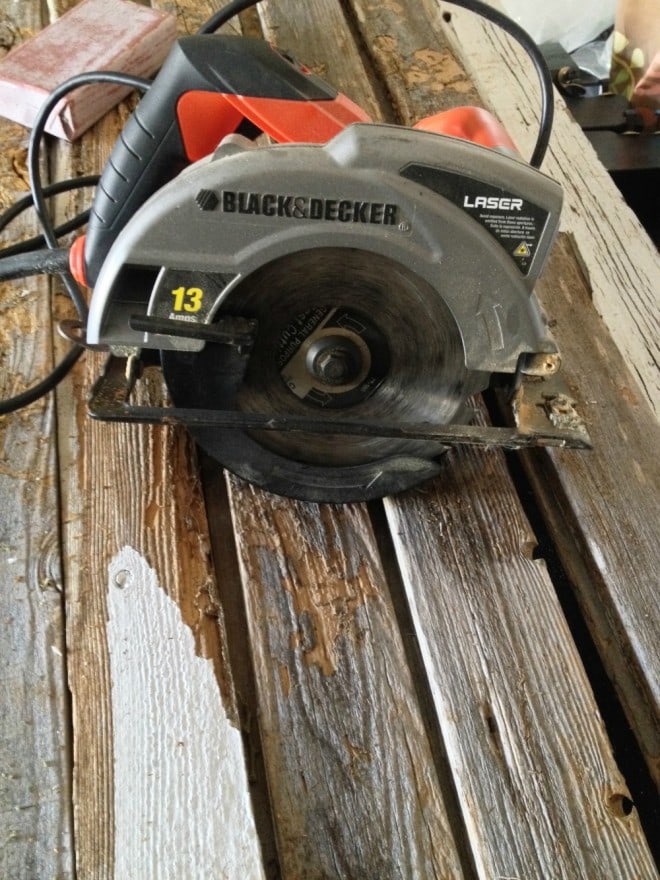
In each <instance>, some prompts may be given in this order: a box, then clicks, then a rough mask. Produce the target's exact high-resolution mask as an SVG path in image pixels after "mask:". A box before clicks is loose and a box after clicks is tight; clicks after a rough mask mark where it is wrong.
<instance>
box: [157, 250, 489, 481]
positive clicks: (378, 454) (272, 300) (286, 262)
mask: <svg viewBox="0 0 660 880" xmlns="http://www.w3.org/2000/svg"><path fill="white" fill-rule="evenodd" d="M223 312H224V313H226V314H233V315H242V316H245V317H248V318H254V319H256V321H257V323H258V331H257V336H256V340H255V344H254V348H253V350H252V353H251V355H250V358H249V361H248V365H247V369H246V372H245V376H244V380H243V382H242V384H241V386H240V388H239V390H238V394H237V397H236V401H235V402H233V403H232V402H229V401H227V400H226V399H225V400H223V399H222V397H223V391H222V389H223V388H224V387H225V385H226V383H223V382H220V381H216V378H215V377H217V376H218V371H219V370H220V371H221V369H222V363H221V361H222V357H221V356H220V355H219V353H218V351H219V350H218V347H214V346H208V345H207V346H206V348H205V349H204V350H203V351H202V352H200V353H199V354H197V355H195V358H194V359H193V361H194V368H193V369H194V370H196V371H199V374H200V375H203V376H204V381H203V382H197V383H191V382H190V381H189V380H190V376H188V378H187V377H186V375H185V370H184V371H183V373H182V372H181V368H182V361H181V359H180V358H179V357H178V356H177V353H175V352H169V353H167V357H166V358H165V359H164V362H163V367H164V371H165V375H166V381H167V383H168V386H169V387H170V392H171V394H172V397H173V399H174V402H175V403H178V402H179V401H178V400H177V397H180V398H181V400H182V401H183V400H185V403H186V405H188V406H190V405H194V406H200V407H212V408H216V409H219V408H227V407H230V406H231V407H236V406H237V407H238V408H239V409H241V410H243V411H245V412H255V413H268V414H278V415H286V414H293V415H305V416H313V417H315V418H318V419H321V420H327V422H328V433H323V434H304V433H294V432H290V433H288V432H281V433H276V432H266V431H263V432H253V433H252V434H251V435H250V438H249V439H250V441H251V442H255V443H257V444H259V446H260V447H262V448H263V449H266V450H269V451H271V452H272V453H273V454H275V455H277V456H281V457H283V458H284V459H288V460H291V461H295V462H299V463H303V464H305V465H309V466H311V467H312V468H315V469H319V472H322V471H323V469H327V468H334V467H345V466H352V465H362V464H365V463H373V462H378V461H380V460H383V459H386V458H390V457H392V456H406V455H408V456H416V457H421V458H432V457H434V456H437V455H438V454H439V452H440V451H441V448H440V447H439V446H438V444H434V443H426V442H422V441H407V440H394V439H388V438H378V437H359V436H355V437H353V436H351V437H348V436H340V435H337V434H332V433H331V430H332V419H333V418H351V419H357V420H359V419H365V420H378V421H381V422H384V423H393V424H398V423H401V422H416V423H421V422H431V423H436V424H442V423H448V422H450V421H452V419H454V418H455V417H456V416H457V414H458V413H459V412H460V410H461V408H462V405H463V403H464V401H465V398H466V396H467V395H468V394H469V393H472V391H473V390H474V389H473V388H471V387H468V386H469V385H470V382H469V376H468V374H467V371H466V368H465V365H464V353H463V346H462V342H461V338H460V334H459V331H458V328H457V326H456V323H455V321H454V319H453V317H452V315H451V313H450V311H449V309H448V307H447V305H446V303H445V302H444V300H443V299H442V297H441V296H440V295H439V294H438V292H437V290H435V289H433V288H432V287H431V285H429V284H428V283H427V282H426V281H424V280H423V279H421V278H419V277H418V276H417V275H415V274H414V273H413V272H412V271H411V270H409V269H408V268H406V267H404V266H401V265H400V264H398V263H396V262H394V261H393V260H391V259H389V258H387V257H384V256H382V255H379V254H375V253H371V252H367V251H364V250H357V249H350V248H314V249H310V250H306V251H299V252H295V253H291V254H289V255H287V256H286V257H282V258H279V259H277V260H275V261H273V262H271V263H268V264H267V265H265V266H263V267H262V268H261V269H259V270H258V271H256V272H254V273H253V274H252V275H250V276H248V277H246V278H245V279H244V280H243V281H242V282H241V283H240V284H239V285H238V286H237V287H236V288H235V289H234V290H233V291H232V292H231V294H230V296H229V297H228V298H227V300H226V302H225V303H224V304H223ZM342 334H343V335H342ZM337 336H340V337H341V339H337V338H336V337H337ZM328 337H335V338H332V339H331V347H330V348H329V349H326V348H323V345H320V348H319V351H320V352H321V355H322V357H321V362H320V363H319V360H318V357H319V351H316V350H315V348H314V346H315V345H317V347H318V345H319V343H320V341H322V340H324V339H326V338H328ZM342 340H349V341H350V344H348V343H344V342H343V341H342ZM333 345H334V348H332V346H333ZM342 346H344V347H343V348H342ZM328 351H329V352H330V354H328ZM310 352H311V354H310ZM343 357H346V358H349V357H353V358H354V362H353V363H352V365H349V366H344V367H342V365H341V364H340V363H339V361H340V360H341V358H343ZM323 358H325V360H323ZM332 358H335V360H334V361H333V360H332ZM186 363H187V364H189V363H190V357H189V356H188V357H187V359H186ZM187 369H190V368H189V367H188V368H187ZM324 369H326V370H330V371H332V370H335V371H336V373H337V375H338V376H339V377H340V379H341V380H342V381H333V380H332V378H331V377H330V379H329V380H326V377H325V376H324V373H323V370H324ZM342 370H343V371H344V372H343V373H342ZM344 380H345V381H344ZM193 388H194V389H196V390H194V391H193V390H192V389H193ZM191 394H192V396H193V397H194V398H195V399H193V400H191ZM193 433H194V435H195V437H196V439H197V440H198V442H199V443H200V445H201V446H202V447H203V448H204V449H205V450H206V451H207V452H208V453H209V454H211V455H212V456H214V457H215V458H217V459H218V460H219V461H221V462H223V463H225V464H226V463H227V462H226V461H225V460H224V458H223V442H224V441H223V438H222V437H219V436H217V435H216V434H215V433H214V432H213V431H210V430H208V429H196V430H195V431H194V432H193ZM247 439H248V438H247V437H246V440H247ZM245 454H246V456H247V457H248V458H249V455H250V452H249V444H246V447H245ZM228 466H230V468H231V465H228ZM314 479H317V476H316V475H315V477H314Z"/></svg>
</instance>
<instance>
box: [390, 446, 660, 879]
mask: <svg viewBox="0 0 660 880" xmlns="http://www.w3.org/2000/svg"><path fill="white" fill-rule="evenodd" d="M386 510H387V515H388V520H389V523H390V529H391V533H392V536H393V540H394V543H395V547H396V553H397V556H398V559H399V561H400V564H401V567H402V571H403V579H404V583H405V587H406V591H407V595H408V600H409V603H410V607H411V613H412V617H413V620H414V623H415V631H416V635H417V638H418V640H419V643H420V646H421V651H422V655H423V657H424V660H425V664H426V669H427V674H428V677H429V681H430V687H431V690H432V692H433V695H434V701H435V707H436V712H437V719H438V724H439V726H440V729H441V731H442V735H443V738H444V742H445V748H446V751H447V753H448V756H449V761H450V763H451V766H452V767H453V769H454V774H455V781H456V786H457V789H458V796H459V800H460V802H461V805H462V809H463V817H464V820H465V823H466V826H467V828H468V833H469V836H470V842H471V844H472V849H473V853H474V858H475V862H476V864H477V869H478V875H479V876H480V877H483V878H484V880H485V878H491V877H544V878H556V880H560V878H565V877H571V878H575V880H578V878H580V880H591V878H593V877H605V876H620V877H635V878H642V877H644V878H649V880H651V878H653V877H655V876H656V874H655V868H654V866H653V861H652V858H651V855H650V853H649V851H648V846H647V842H646V840H645V838H644V836H643V833H642V830H641V827H640V824H639V821H638V817H637V816H636V814H635V813H634V812H633V813H632V814H630V815H628V816H626V815H625V809H624V803H625V802H624V800H623V799H624V798H627V797H628V796H629V795H628V792H627V789H626V786H625V782H624V780H623V779H622V777H621V774H620V773H619V771H618V768H617V766H616V764H615V762H614V759H613V757H612V753H611V747H610V743H609V741H608V739H607V735H606V733H605V731H604V728H603V724H602V721H601V719H600V717H599V714H598V711H597V707H596V705H595V702H594V699H593V695H592V693H591V688H590V685H589V682H588V680H587V678H586V675H585V673H584V670H583V668H582V665H581V661H580V658H579V656H578V654H577V650H576V648H575V646H574V644H573V641H572V638H571V634H570V632H569V630H568V627H567V624H566V622H565V620H564V617H563V615H562V612H561V609H560V607H559V603H558V600H557V597H556V594H555V591H554V587H553V585H552V583H551V581H550V579H549V577H548V575H547V571H546V569H545V565H544V563H543V562H542V561H534V560H533V559H532V551H533V548H534V544H535V539H534V536H533V534H532V533H531V531H530V529H529V526H528V524H527V521H526V520H525V517H524V515H523V514H522V511H521V509H520V507H519V502H518V498H517V496H516V494H515V492H514V491H513V489H512V486H511V482H510V478H509V474H508V471H507V468H506V464H505V461H504V457H503V455H502V454H501V453H498V452H495V451H491V452H488V451H476V450H468V449H462V450H454V451H452V452H451V453H449V454H448V456H447V460H446V470H445V472H444V474H443V475H442V476H441V477H439V478H438V479H437V480H436V481H435V482H434V483H432V484H430V485H428V486H427V487H425V488H423V489H420V490H418V491H415V492H410V493H408V494H405V495H402V496H399V497H397V498H392V499H387V501H386Z"/></svg>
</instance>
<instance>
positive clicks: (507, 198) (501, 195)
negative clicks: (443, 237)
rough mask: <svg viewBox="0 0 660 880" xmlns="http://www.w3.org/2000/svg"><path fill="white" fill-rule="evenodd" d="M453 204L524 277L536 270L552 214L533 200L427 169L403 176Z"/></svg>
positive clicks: (404, 172)
mask: <svg viewBox="0 0 660 880" xmlns="http://www.w3.org/2000/svg"><path fill="white" fill-rule="evenodd" d="M401 174H402V176H403V177H407V178H409V179H410V180H415V181H417V182H418V183H421V184H422V185H423V186H426V187H428V188H429V189H431V190H433V191H434V192H437V193H438V194H439V195H442V196H444V197H445V198H447V199H449V201H451V202H453V203H454V204H455V205H457V206H458V207H459V208H461V209H462V210H463V211H465V212H466V213H467V214H469V215H470V216H471V217H472V218H474V219H475V220H476V221H477V222H478V223H480V224H481V225H482V226H483V227H484V229H487V230H488V232H490V234H491V235H492V236H493V238H495V239H496V240H497V241H498V242H499V244H500V245H501V246H502V247H503V248H504V250H505V251H506V252H507V253H508V254H509V255H510V256H511V259H512V260H513V261H514V263H515V264H516V266H517V267H518V268H519V269H520V271H521V273H522V274H523V275H527V274H528V273H529V271H530V269H531V267H532V263H533V261H534V257H535V255H536V251H537V248H538V244H539V241H540V240H541V236H542V235H543V230H544V229H545V225H546V222H547V220H548V216H549V215H548V212H547V211H546V210H545V209H543V208H541V207H539V206H538V205H537V204H535V203H534V202H532V201H530V200H529V199H526V198H523V197H521V196H518V195H517V194H515V193H511V192H508V191H507V190H505V189H503V188H501V187H497V186H492V185H491V184H488V183H484V182H483V181H480V180H474V179H472V178H470V177H463V176H462V175H460V174H454V173H453V172H451V171H444V170H442V169H438V168H432V167H429V166H426V165H416V164H411V165H408V166H406V168H404V169H403V170H402V172H401Z"/></svg>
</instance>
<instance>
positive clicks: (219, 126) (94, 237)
mask: <svg viewBox="0 0 660 880" xmlns="http://www.w3.org/2000/svg"><path fill="white" fill-rule="evenodd" d="M246 96H247V100H246ZM252 105H254V106H255V107H258V108H259V112H258V113H254V114H253V113H252V112H251V111H252V109H253V107H252ZM283 105H284V106H291V105H293V106H297V108H298V109H297V111H296V113H294V114H293V115H292V116H291V117H290V118H291V122H290V128H291V137H290V138H288V139H294V137H297V138H299V139H304V136H305V130H304V129H305V127H306V122H307V120H308V118H309V115H310V114H309V113H308V112H306V108H309V107H313V106H317V107H318V106H320V105H323V106H324V110H323V113H322V115H323V117H324V118H325V119H326V121H328V119H329V124H328V125H327V126H326V128H327V137H328V138H329V137H331V136H332V135H333V134H336V133H337V131H339V130H340V129H341V128H342V127H344V125H347V124H348V123H349V122H351V121H356V120H358V119H362V120H364V119H366V118H367V117H366V115H365V114H364V113H363V112H362V111H360V109H359V108H358V107H356V106H355V105H353V104H352V103H351V102H349V101H348V99H345V98H343V96H338V95H337V93H336V91H334V90H333V89H331V88H330V87H329V86H327V85H326V84H325V83H324V82H323V81H322V80H320V79H318V78H317V77H315V76H313V75H311V74H309V72H307V71H305V70H303V69H302V68H300V67H298V66H297V65H295V64H294V63H293V62H291V61H289V60H288V59H286V58H285V57H284V56H283V55H281V54H280V53H279V52H277V51H275V50H274V49H272V48H271V47H270V46H269V44H268V43H265V42H264V41H263V40H258V39H251V38H248V37H238V36H227V35H217V34H203V35H201V34H197V35H195V36H190V37H183V38H182V39H180V40H179V41H178V42H177V43H176V44H175V45H174V47H173V49H172V51H171V52H170V55H169V56H168V58H167V59H166V61H165V64H164V65H163V67H162V69H161V71H160V73H159V74H158V76H157V77H156V79H155V80H154V83H153V85H152V86H151V88H150V89H149V91H148V92H147V94H146V95H145V96H144V98H143V99H142V100H141V101H140V103H139V105H138V107H137V109H136V110H135V112H134V113H133V115H132V116H131V118H130V119H129V120H128V122H127V124H126V125H125V126H124V129H123V131H122V132H121V134H120V136H119V138H118V140H117V142H116V143H115V146H114V147H113V150H112V153H111V154H110V158H109V160H108V162H107V164H106V166H105V168H104V170H103V173H102V175H101V179H100V181H99V185H98V188H97V190H96V193H95V196H94V202H93V205H92V211H91V215H90V220H89V224H88V228H87V234H86V237H85V243H84V245H83V247H84V260H82V261H81V260H80V259H79V250H80V248H78V260H77V264H76V266H75V267H72V271H74V273H75V274H76V277H77V278H78V280H80V281H81V282H82V283H85V284H87V285H88V286H90V287H91V286H93V285H94V284H95V282H96V279H97V278H98V274H99V272H100V270H101V266H102V265H103V262H104V260H105V258H106V256H107V255H108V251H109V250H110V247H111V246H112V244H113V242H114V241H115V239H116V238H117V235H118V234H119V232H120V231H121V230H122V228H123V227H124V226H125V225H126V223H127V222H128V220H130V218H131V217H132V216H133V214H135V212H136V211H137V209H138V208H139V207H140V206H141V205H142V204H143V203H144V202H145V201H146V200H147V199H148V198H149V196H151V195H152V194H153V193H154V192H156V190H158V189H160V187H161V186H163V185H164V184H165V183H167V181H169V180H171V179H172V178H173V177H175V176H176V175H177V174H178V173H179V172H180V171H181V170H182V169H183V168H184V167H185V166H186V165H188V164H189V163H190V162H192V161H195V160H196V159H199V158H201V157H202V156H204V155H206V154H208V153H211V152H213V150H214V149H215V148H216V146H217V145H218V143H219V142H220V140H221V139H222V138H223V137H224V136H225V135H227V134H231V133H232V132H234V131H236V130H237V129H238V128H239V127H240V126H241V125H242V124H243V123H244V121H245V120H246V119H247V120H248V121H249V122H251V123H253V125H252V132H253V133H254V132H255V131H256V132H257V133H258V132H259V131H260V130H262V131H264V130H265V131H267V130H268V125H267V122H268V119H269V117H270V116H277V114H278V111H279V110H280V109H281V107H282V106H283ZM328 108H335V109H334V110H333V109H330V110H328ZM312 115H313V114H312ZM316 115H318V114H316ZM252 116H254V118H251V117H252ZM264 122H265V123H266V124H265V125H264ZM276 134H277V132H276ZM325 134H326V132H325V130H324V132H323V136H325ZM285 135H286V133H284V135H283V136H282V137H279V138H278V137H276V139H278V140H281V139H283V138H284V136H285ZM81 263H84V272H81V267H80V264H81ZM81 275H84V277H81Z"/></svg>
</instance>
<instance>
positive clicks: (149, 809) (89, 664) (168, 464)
mask: <svg viewBox="0 0 660 880" xmlns="http://www.w3.org/2000/svg"><path fill="white" fill-rule="evenodd" d="M153 5H156V4H153ZM161 5H162V6H165V5H166V4H161ZM168 5H170V6H171V4H168ZM178 11H179V12H180V13H181V15H180V17H179V22H180V25H181V27H182V29H185V28H188V29H192V30H194V29H195V16H196V17H197V18H198V19H200V20H201V18H202V17H204V15H205V14H210V13H211V11H212V10H211V9H210V4H200V3H195V4H192V3H183V2H182V3H180V4H179V8H178ZM191 24H192V25H193V27H191ZM127 112H128V111H127V108H126V106H123V107H120V108H119V109H118V110H116V111H113V112H112V113H110V114H108V115H107V116H106V117H105V118H104V120H102V121H101V122H100V123H99V124H98V125H97V126H95V128H94V129H92V130H91V131H90V133H89V134H88V135H85V136H84V138H83V139H82V140H81V141H80V142H77V143H76V144H73V145H71V146H63V147H61V148H59V149H57V151H56V152H54V153H53V154H52V155H53V161H54V162H55V163H56V168H55V172H56V175H57V177H58V178H63V177H68V176H72V175H76V174H81V173H98V172H99V171H100V170H101V168H102V167H103V164H104V162H105V159H106V157H107V154H108V152H109V149H110V148H111V146H112V144H113V143H114V141H115V139H116V137H117V135H118V133H119V131H120V130H121V127H122V125H123V122H124V121H125V118H126V115H127ZM84 201H87V198H85V199H83V198H82V197H80V196H79V195H77V194H72V195H71V196H69V197H68V199H66V200H63V204H62V205H61V209H62V211H63V212H64V213H65V214H66V215H67V216H72V215H74V214H76V213H77V212H78V211H79V210H80V209H81V207H82V204H83V202H84ZM100 366H101V358H100V357H98V356H94V355H87V356H86V357H85V360H84V363H82V364H81V365H80V367H79V368H78V369H76V371H75V374H74V375H73V377H72V380H71V381H70V382H68V383H67V384H66V385H65V386H63V388H62V389H61V392H60V394H59V395H58V424H59V449H60V462H61V470H62V506H63V522H64V527H63V545H64V551H65V578H66V583H67V646H68V671H69V681H70V687H71V695H72V711H73V724H74V730H75V750H74V765H75V766H74V793H73V796H74V809H75V820H76V852H77V874H76V876H77V878H78V880H110V878H116V880H124V878H127V877H135V878H138V877H142V876H160V877H173V878H174V877H177V878H178V877H180V876H184V875H185V876H191V877H200V878H201V877H209V876H223V873H222V872H225V873H224V875H225V876H241V877H242V876H245V877H250V878H252V877H255V878H258V877H261V876H262V864H261V856H260V852H259V843H258V837H257V834H256V830H255V826H254V820H253V817H252V814H251V806H250V802H249V787H248V781H247V774H246V771H245V767H244V765H245V759H244V757H243V753H242V747H241V744H240V736H239V733H238V731H237V729H235V726H236V724H237V720H236V706H235V700H234V694H233V685H232V680H231V674H230V672H229V669H228V666H227V663H226V661H225V637H224V629H223V627H224V624H223V620H222V610H221V606H220V601H219V597H218V591H217V584H216V579H215V574H214V571H213V567H212V563H211V560H210V549H209V542H208V526H207V522H206V514H205V510H204V504H203V500H202V494H201V489H200V485H199V477H198V468H197V462H196V456H195V450H194V446H193V444H192V443H191V442H190V440H189V438H188V437H187V435H186V434H185V432H181V431H169V430H160V429H156V430H153V429H149V428H145V427H137V428H129V427H127V426H125V425H123V426H122V425H119V426H108V425H105V424H98V423H93V422H92V421H91V420H89V419H88V417H87V415H86V412H85V404H84V400H85V397H86V392H87V390H88V389H89V387H90V385H91V383H92V382H93V381H94V379H95V378H96V376H97V375H98V371H99V369H100ZM151 390H152V392H153V394H155V395H157V394H158V393H160V385H159V383H158V382H156V383H154V384H153V385H152V388H151ZM122 560H123V561H122ZM118 566H120V568H118ZM121 566H123V567H121ZM120 570H121V571H128V572H129V573H130V575H129V579H130V583H131V585H132V586H136V587H137V589H136V590H134V589H132V586H131V589H129V590H124V591H123V592H122V591H121V589H120V588H119V587H118V585H117V581H116V578H117V577H120ZM131 603H134V604H131ZM131 608H134V609H135V610H136V611H139V613H140V616H139V617H138V618H136V617H134V616H131V614H130V609H131ZM152 627H153V629H152ZM163 688H166V689H167V692H166V693H165V692H164V691H163ZM157 695H160V698H159V699H156V696H157ZM198 735H199V736H198ZM181 742H184V743H186V745H184V746H180V745H178V743H181ZM231 804H233V807H232V806H231ZM216 808H217V809H218V810H219V811H220V812H219V813H217V814H214V809H216ZM229 814H231V820H228V819H227V816H228V815H229ZM223 817H224V818H223ZM166 841H169V843H168V844H167V846H165V842H166Z"/></svg>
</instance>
